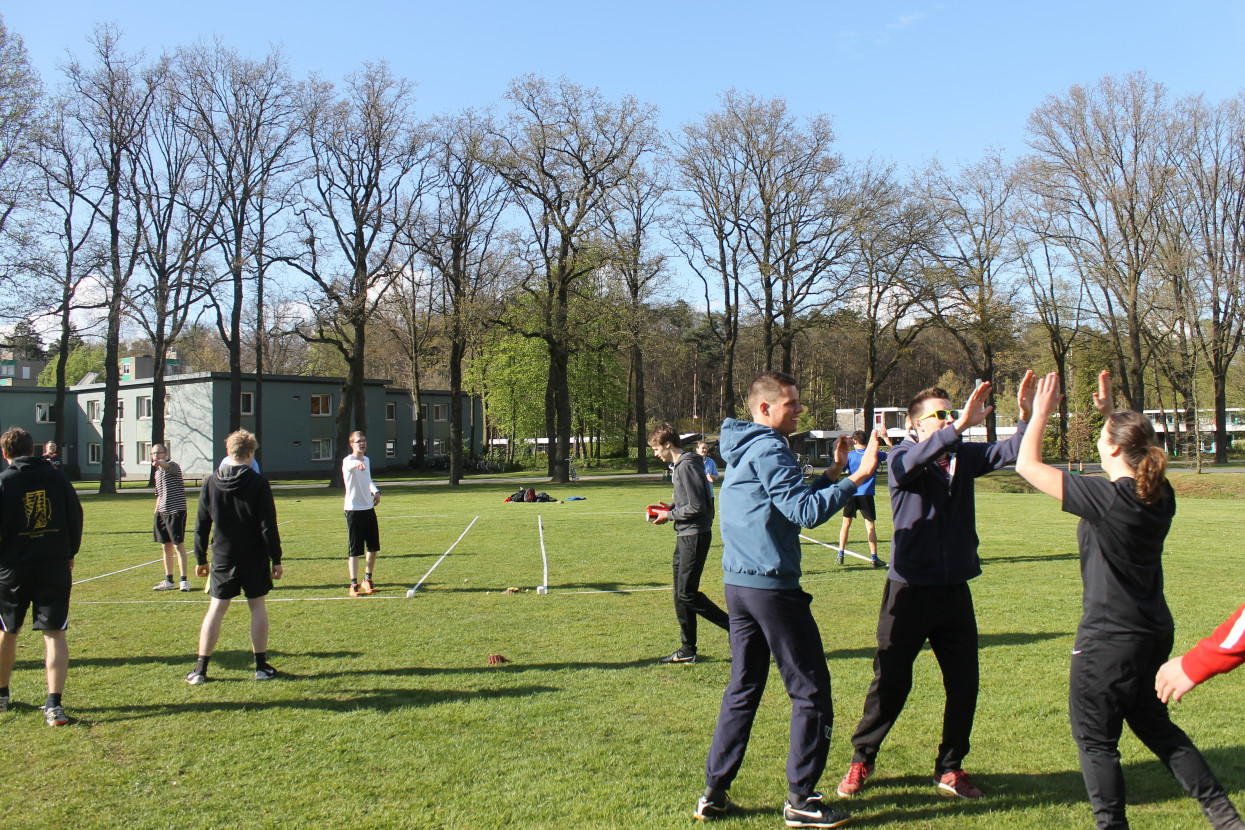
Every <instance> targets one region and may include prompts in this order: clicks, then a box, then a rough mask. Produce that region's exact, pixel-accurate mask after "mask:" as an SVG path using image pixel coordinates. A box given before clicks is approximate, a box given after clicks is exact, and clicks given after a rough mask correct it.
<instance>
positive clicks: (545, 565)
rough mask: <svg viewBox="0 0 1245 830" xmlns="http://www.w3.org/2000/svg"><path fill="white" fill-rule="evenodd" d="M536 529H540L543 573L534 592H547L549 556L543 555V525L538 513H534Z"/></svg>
mask: <svg viewBox="0 0 1245 830" xmlns="http://www.w3.org/2000/svg"><path fill="white" fill-rule="evenodd" d="M536 529H537V530H539V531H540V562H541V565H542V566H543V573H542V576H541V580H540V585H538V586H536V593H538V594H547V593H549V557H548V556H546V555H545V525H544V523H543V522H542V521H541V518H540V514H539V513H537V514H536Z"/></svg>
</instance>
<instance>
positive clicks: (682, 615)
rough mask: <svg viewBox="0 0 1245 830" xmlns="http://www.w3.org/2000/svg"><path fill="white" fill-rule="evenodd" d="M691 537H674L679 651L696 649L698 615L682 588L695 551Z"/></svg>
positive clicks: (672, 560) (675, 615) (671, 560)
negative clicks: (689, 603) (688, 603)
mask: <svg viewBox="0 0 1245 830" xmlns="http://www.w3.org/2000/svg"><path fill="white" fill-rule="evenodd" d="M690 541H691V540H690V538H689V537H685V536H676V537H674V554H673V555H672V556H671V559H670V562H671V578H672V580H673V583H672V584H673V586H674V618H675V620H677V621H678V623H679V651H681V652H684V651H693V652H694V651H695V650H696V615H695V614H694V613H692V611H691V609H690V608H688V607H687V602H686V601H685V600H684V591H682V590H681V588H682V586H683V584H684V583H685V582H686V581H687V574H688V569H689V568H690V567H691V559H692V556H693V555H694V551H692V550H691V545H690V544H689V543H690Z"/></svg>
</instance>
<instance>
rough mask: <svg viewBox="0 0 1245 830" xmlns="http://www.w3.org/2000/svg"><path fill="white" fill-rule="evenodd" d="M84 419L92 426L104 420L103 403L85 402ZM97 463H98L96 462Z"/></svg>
mask: <svg viewBox="0 0 1245 830" xmlns="http://www.w3.org/2000/svg"><path fill="white" fill-rule="evenodd" d="M86 419H87V420H88V421H90V422H91V423H93V424H98V423H99V422H100V421H102V420H104V402H103V401H87V402H86ZM96 463H99V462H96Z"/></svg>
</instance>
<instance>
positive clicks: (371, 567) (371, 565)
mask: <svg viewBox="0 0 1245 830" xmlns="http://www.w3.org/2000/svg"><path fill="white" fill-rule="evenodd" d="M379 553H380V551H378V550H369V551H368V552H367V556H365V557H364V559H365V560H366V564H367V571H365V574H366V575H367V578H368V579H371V578H372V573H373V572H374V571H375V570H376V555H377V554H379Z"/></svg>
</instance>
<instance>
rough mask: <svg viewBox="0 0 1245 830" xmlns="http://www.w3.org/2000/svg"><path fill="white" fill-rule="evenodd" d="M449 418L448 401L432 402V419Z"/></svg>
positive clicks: (441, 419) (446, 419)
mask: <svg viewBox="0 0 1245 830" xmlns="http://www.w3.org/2000/svg"><path fill="white" fill-rule="evenodd" d="M449 419H450V405H449V404H448V403H434V404H433V405H432V420H434V421H448V420H449Z"/></svg>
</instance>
